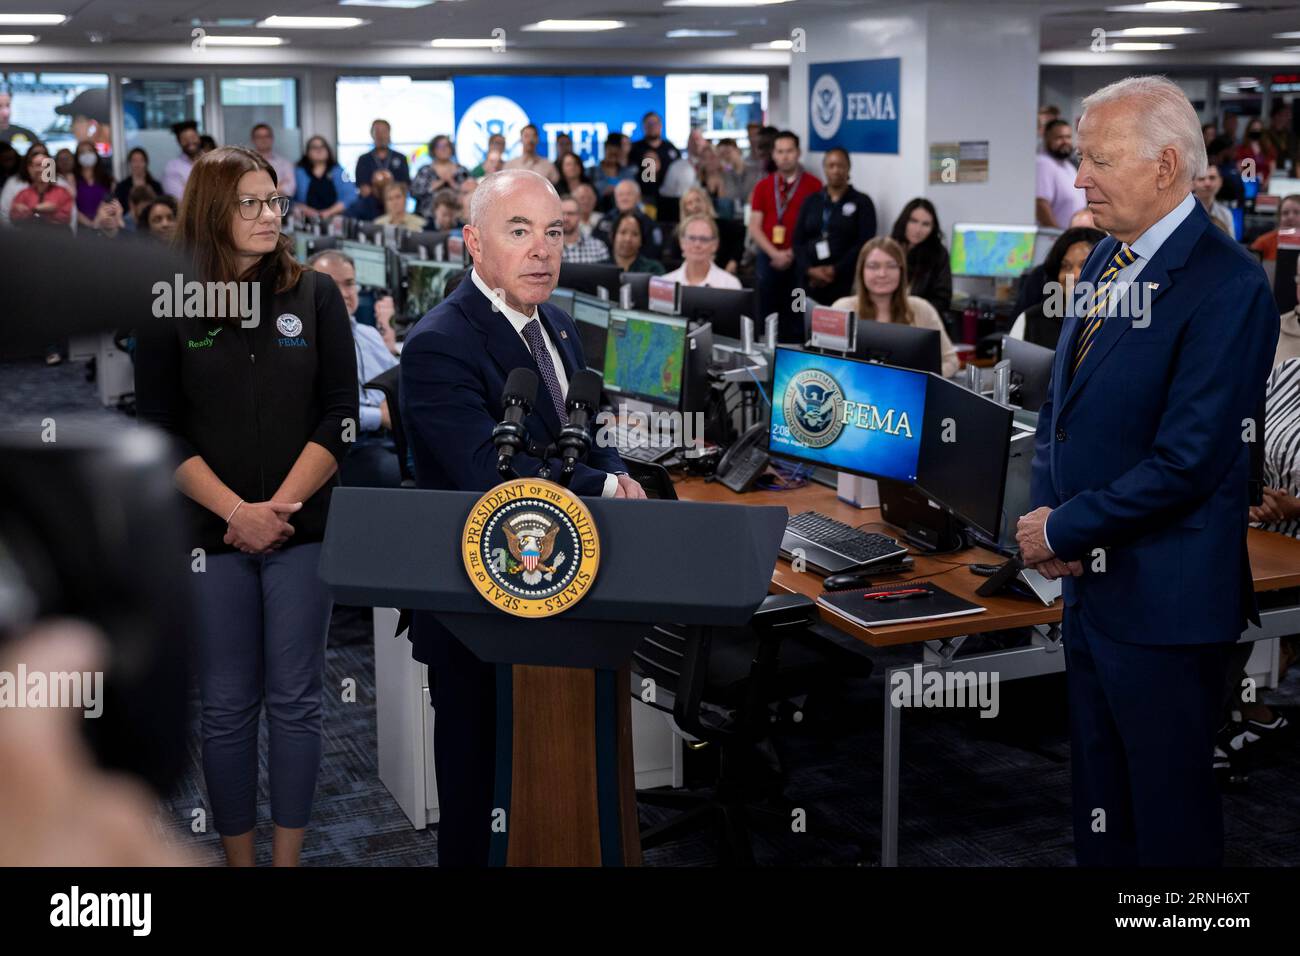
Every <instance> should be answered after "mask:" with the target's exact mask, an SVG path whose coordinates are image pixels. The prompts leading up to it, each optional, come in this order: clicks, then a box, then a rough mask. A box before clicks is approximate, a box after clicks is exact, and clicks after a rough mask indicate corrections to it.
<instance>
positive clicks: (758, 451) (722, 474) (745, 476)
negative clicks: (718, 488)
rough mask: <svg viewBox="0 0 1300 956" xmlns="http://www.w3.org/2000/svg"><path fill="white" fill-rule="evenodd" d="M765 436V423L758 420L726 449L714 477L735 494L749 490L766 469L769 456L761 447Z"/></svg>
mask: <svg viewBox="0 0 1300 956" xmlns="http://www.w3.org/2000/svg"><path fill="white" fill-rule="evenodd" d="M766 438H767V425H765V424H763V423H761V422H760V423H759V424H757V425H754V426H752V427H751V428H749V429H748V430H747V431H746V432H745V434H743V435H741V436H740V437H739V438H738V439H736V443H735V444H734V445H732V446H731V447H730V448H728V449H727V453H726V454H725V455H723V456H722V460H721V461H719V462H718V469H717V471H715V472H714V477H715V478H717V479H718V481H720V482H722V483H723V484H724V485H726V486H727V487H728V488H730V489H731V490H732V491H734V492H736V494H743V493H744V492H746V491H749V489H750V488H752V487H754V482H755V481H757V480H758V476H759V475H761V474H762V473H763V472H764V471H765V470H766V469H767V463H768V460H769V456H768V453H767V449H766V448H764V447H763V444H764V442H765V439H766Z"/></svg>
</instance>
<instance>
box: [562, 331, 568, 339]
mask: <svg viewBox="0 0 1300 956" xmlns="http://www.w3.org/2000/svg"><path fill="white" fill-rule="evenodd" d="M568 337H569V333H568V332H566V331H564V329H560V338H562V339H567V338H568Z"/></svg>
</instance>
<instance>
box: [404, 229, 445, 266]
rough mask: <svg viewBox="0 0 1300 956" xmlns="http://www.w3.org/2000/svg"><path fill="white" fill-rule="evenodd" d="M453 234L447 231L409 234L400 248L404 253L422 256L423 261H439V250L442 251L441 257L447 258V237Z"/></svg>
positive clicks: (405, 236)
mask: <svg viewBox="0 0 1300 956" xmlns="http://www.w3.org/2000/svg"><path fill="white" fill-rule="evenodd" d="M449 235H451V233H450V232H449V231H447V230H445V229H444V230H441V231H439V232H408V233H407V234H406V235H404V236H402V240H401V242H400V244H399V245H398V248H399V249H401V251H402V252H407V253H411V254H412V255H416V256H420V257H421V258H422V259H438V258H439V255H440V254H439V253H438V251H437V250H438V249H440V248H441V249H442V250H443V251H442V253H441V257H442V258H443V259H445V258H447V237H448V236H449Z"/></svg>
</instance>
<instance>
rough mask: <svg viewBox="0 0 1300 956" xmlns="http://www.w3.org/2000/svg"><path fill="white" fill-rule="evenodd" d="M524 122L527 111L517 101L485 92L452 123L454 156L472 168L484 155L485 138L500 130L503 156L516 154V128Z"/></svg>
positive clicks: (517, 130)
mask: <svg viewBox="0 0 1300 956" xmlns="http://www.w3.org/2000/svg"><path fill="white" fill-rule="evenodd" d="M527 125H528V114H527V113H525V112H524V111H523V108H522V107H520V105H519V104H518V103H516V102H515V101H514V100H512V99H509V98H507V97H504V96H485V97H483V98H482V99H479V100H475V101H474V103H472V104H471V105H470V108H469V109H467V110H466V111H465V113H464V115H463V116H461V118H460V123H458V124H457V126H456V159H457V161H458V162H459V163H460V164H461V165H462V166H464V167H466V168H467V169H473V168H474V167H475V166H477V165H478V164H479V163H481V162H483V158H484V157H485V156H487V148H488V139H489V137H492V136H495V135H496V134H497V133H500V134H501V135H502V136H504V137H505V138H506V152H505V158H506V159H513V158H514V157H515V156H518V155H519V132H520V130H522V129H523V128H524V127H525V126H527Z"/></svg>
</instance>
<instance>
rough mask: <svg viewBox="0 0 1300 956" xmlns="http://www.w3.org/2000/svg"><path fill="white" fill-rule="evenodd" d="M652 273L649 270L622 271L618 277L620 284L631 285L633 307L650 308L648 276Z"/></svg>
mask: <svg viewBox="0 0 1300 956" xmlns="http://www.w3.org/2000/svg"><path fill="white" fill-rule="evenodd" d="M652 275H653V273H650V272H624V273H623V275H622V276H621V277H620V278H619V280H618V282H619V285H620V286H625V285H630V286H631V287H632V302H631V303H630V304H631V306H632V308H634V309H643V310H644V309H648V308H650V278H651V276H652Z"/></svg>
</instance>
